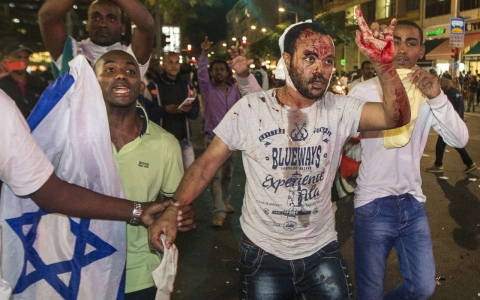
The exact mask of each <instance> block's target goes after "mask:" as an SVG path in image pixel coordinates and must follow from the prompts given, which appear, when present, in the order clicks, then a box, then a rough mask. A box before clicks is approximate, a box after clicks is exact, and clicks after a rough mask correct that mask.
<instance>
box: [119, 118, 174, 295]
mask: <svg viewBox="0 0 480 300" xmlns="http://www.w3.org/2000/svg"><path fill="white" fill-rule="evenodd" d="M137 112H138V114H139V115H141V116H142V117H143V118H144V120H145V121H144V127H143V130H142V134H141V135H140V136H139V137H137V138H136V139H135V140H133V141H132V142H130V143H128V144H127V145H125V146H123V148H122V149H120V151H119V152H117V151H116V149H115V146H114V145H113V144H112V149H113V155H114V157H115V161H116V163H117V166H118V169H119V171H120V177H121V179H122V183H123V188H124V190H125V195H126V198H127V199H130V200H134V201H139V202H149V201H155V199H157V196H158V195H159V194H162V195H165V196H173V193H174V192H175V190H176V189H177V186H178V184H179V183H180V180H181V179H182V176H183V163H182V155H181V151H180V146H179V144H178V140H177V139H176V138H175V137H174V136H173V135H172V134H170V133H168V132H167V131H165V130H164V129H162V128H161V127H160V126H158V125H156V124H155V123H153V122H150V121H148V119H147V117H146V113H145V112H144V111H143V109H137ZM159 264H160V259H159V257H158V255H157V254H156V253H155V252H152V251H150V248H149V247H148V234H147V229H146V228H145V227H144V226H141V225H139V226H133V225H127V274H126V286H125V293H131V292H135V291H139V290H143V289H146V288H149V287H152V286H154V285H155V283H154V281H153V278H152V271H153V270H154V269H155V268H156V267H157V266H158V265H159Z"/></svg>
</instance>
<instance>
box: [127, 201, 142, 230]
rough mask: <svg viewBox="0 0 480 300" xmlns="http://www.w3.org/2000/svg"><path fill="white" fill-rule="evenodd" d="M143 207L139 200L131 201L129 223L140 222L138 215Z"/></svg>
mask: <svg viewBox="0 0 480 300" xmlns="http://www.w3.org/2000/svg"><path fill="white" fill-rule="evenodd" d="M142 212H143V208H142V203H141V202H137V201H135V202H133V211H132V218H131V219H130V221H128V223H129V224H132V225H138V224H140V216H141V215H142Z"/></svg>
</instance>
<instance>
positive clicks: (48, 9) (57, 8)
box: [38, 0, 75, 61]
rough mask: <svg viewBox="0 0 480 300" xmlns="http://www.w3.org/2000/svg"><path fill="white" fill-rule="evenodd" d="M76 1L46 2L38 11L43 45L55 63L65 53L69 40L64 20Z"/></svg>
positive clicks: (50, 0) (59, 0)
mask: <svg viewBox="0 0 480 300" xmlns="http://www.w3.org/2000/svg"><path fill="white" fill-rule="evenodd" d="M74 3H75V0H46V1H45V2H44V3H43V5H42V7H40V10H39V11H38V23H39V26H40V33H41V35H42V40H43V44H44V45H45V48H46V49H47V51H48V52H50V56H51V57H52V59H53V60H54V61H55V60H57V59H58V57H60V55H61V54H62V52H63V45H64V44H65V40H66V38H67V31H66V28H65V23H64V19H65V16H66V15H67V13H68V12H69V11H70V9H72V7H73V5H74Z"/></svg>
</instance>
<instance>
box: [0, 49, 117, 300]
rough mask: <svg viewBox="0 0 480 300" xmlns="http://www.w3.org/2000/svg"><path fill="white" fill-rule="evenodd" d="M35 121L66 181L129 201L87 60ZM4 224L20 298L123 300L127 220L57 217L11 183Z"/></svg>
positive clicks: (54, 89)
mask: <svg viewBox="0 0 480 300" xmlns="http://www.w3.org/2000/svg"><path fill="white" fill-rule="evenodd" d="M28 124H29V126H30V128H31V129H32V135H33V136H34V138H35V140H36V141H37V143H38V145H39V146H40V148H42V150H43V151H44V153H45V154H46V156H47V157H48V158H49V160H50V161H51V162H52V164H53V165H54V167H55V173H56V174H57V176H58V177H60V178H61V179H63V180H65V181H68V182H70V183H73V184H77V185H79V186H82V187H85V188H88V189H90V190H94V191H96V192H99V193H102V194H106V195H110V196H115V197H121V198H122V197H124V192H123V187H122V183H121V180H120V176H119V173H118V170H117V167H116V164H115V161H114V158H113V154H112V148H111V141H110V133H109V127H108V120H107V114H106V109H105V104H104V101H103V97H102V92H101V90H100V87H99V85H98V82H97V80H96V78H95V74H94V73H93V70H92V68H91V67H90V65H89V64H88V62H87V60H86V59H85V58H84V57H82V56H78V57H76V58H75V59H74V60H72V61H71V62H70V71H69V73H66V74H64V75H62V76H61V77H60V78H58V79H57V80H56V81H54V82H53V83H52V84H51V85H50V86H49V87H48V88H47V90H46V91H45V92H44V94H43V95H42V97H41V98H40V100H39V103H38V104H37V106H36V107H35V109H34V111H33V112H32V115H31V116H30V117H29V119H28ZM0 225H1V227H2V243H1V246H2V261H1V271H2V272H1V274H2V275H3V278H2V279H3V280H4V281H6V282H7V283H8V284H9V285H10V286H11V287H12V289H13V299H15V300H18V299H29V300H30V299H48V300H56V299H123V295H124V278H125V274H124V272H125V257H126V226H125V223H124V222H114V221H104V220H90V219H79V218H70V217H68V216H64V215H59V214H52V213H49V212H46V211H44V210H41V209H39V207H38V206H37V205H36V204H35V203H34V202H33V201H32V200H31V199H29V198H19V197H16V196H15V195H14V194H13V193H12V191H11V190H10V189H9V188H8V187H7V186H5V185H4V186H3V188H2V194H1V200H0Z"/></svg>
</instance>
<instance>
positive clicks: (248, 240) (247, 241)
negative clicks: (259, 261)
mask: <svg viewBox="0 0 480 300" xmlns="http://www.w3.org/2000/svg"><path fill="white" fill-rule="evenodd" d="M242 242H244V243H245V244H247V245H250V246H253V247H257V248H260V247H258V246H257V245H256V244H255V243H254V242H252V241H251V240H250V239H249V238H248V237H247V236H246V235H245V234H244V235H243V237H242Z"/></svg>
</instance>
